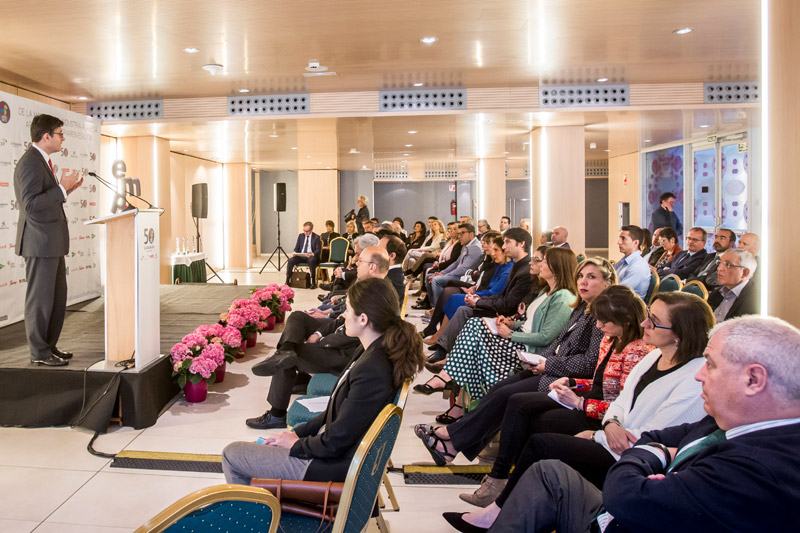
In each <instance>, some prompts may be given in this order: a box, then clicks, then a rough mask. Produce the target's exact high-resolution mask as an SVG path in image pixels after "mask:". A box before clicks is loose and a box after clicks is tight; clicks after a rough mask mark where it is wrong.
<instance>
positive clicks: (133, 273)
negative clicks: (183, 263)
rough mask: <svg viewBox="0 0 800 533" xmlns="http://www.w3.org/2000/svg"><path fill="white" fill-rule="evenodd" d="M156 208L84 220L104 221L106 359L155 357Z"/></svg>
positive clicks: (141, 362) (140, 363)
mask: <svg viewBox="0 0 800 533" xmlns="http://www.w3.org/2000/svg"><path fill="white" fill-rule="evenodd" d="M161 212H162V211H161V210H160V209H131V210H129V211H124V212H122V213H116V214H113V215H108V216H105V217H102V218H96V219H93V220H89V221H87V222H85V224H87V225H91V224H102V225H103V226H105V230H106V236H105V263H104V265H103V267H104V269H105V273H106V286H105V352H106V366H108V363H115V362H117V361H124V360H126V359H130V358H131V357H135V361H136V369H137V370H138V369H141V368H144V367H146V366H147V365H148V364H149V363H151V362H152V361H154V360H156V359H158V357H159V356H160V351H161V329H160V328H161V319H160V308H159V292H158V291H159V287H158V285H159V232H158V216H159V214H160V213H161Z"/></svg>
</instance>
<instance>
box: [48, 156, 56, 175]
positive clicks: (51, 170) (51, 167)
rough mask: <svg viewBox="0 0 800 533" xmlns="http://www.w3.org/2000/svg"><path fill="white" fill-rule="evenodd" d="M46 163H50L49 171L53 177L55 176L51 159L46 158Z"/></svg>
mask: <svg viewBox="0 0 800 533" xmlns="http://www.w3.org/2000/svg"><path fill="white" fill-rule="evenodd" d="M47 163H48V164H49V165H50V172H52V173H53V177H54V178H55V176H56V171H55V170H53V160H52V159H48V160H47Z"/></svg>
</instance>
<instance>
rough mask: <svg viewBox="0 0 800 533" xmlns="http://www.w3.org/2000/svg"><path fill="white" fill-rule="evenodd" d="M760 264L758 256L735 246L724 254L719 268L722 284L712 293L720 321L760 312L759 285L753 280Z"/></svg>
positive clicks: (710, 295)
mask: <svg viewBox="0 0 800 533" xmlns="http://www.w3.org/2000/svg"><path fill="white" fill-rule="evenodd" d="M757 267H758V264H757V263H756V258H755V257H753V254H751V253H750V252H748V251H747V250H743V249H741V248H732V249H730V250H728V251H726V252H725V253H723V254H722V257H721V258H720V262H719V268H718V270H717V275H718V280H719V283H720V287H719V288H718V289H717V290H715V291H714V292H712V293H711V294H709V295H708V305H710V306H711V307H712V308H713V309H714V316H715V317H716V319H717V322H722V321H723V320H727V319H729V318H733V317H737V316H742V315H755V314H758V312H759V310H760V308H761V306H760V303H759V294H758V287H757V286H756V285H755V284H754V283H753V282H752V281H751V280H752V279H753V275H754V274H755V273H756V269H757Z"/></svg>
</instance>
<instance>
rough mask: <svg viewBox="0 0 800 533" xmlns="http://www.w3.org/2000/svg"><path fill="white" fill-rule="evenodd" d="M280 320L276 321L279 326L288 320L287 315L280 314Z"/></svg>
mask: <svg viewBox="0 0 800 533" xmlns="http://www.w3.org/2000/svg"><path fill="white" fill-rule="evenodd" d="M277 316H278V318H277V320H275V322H276V323H278V324H283V321H284V320H286V313H278V315H277Z"/></svg>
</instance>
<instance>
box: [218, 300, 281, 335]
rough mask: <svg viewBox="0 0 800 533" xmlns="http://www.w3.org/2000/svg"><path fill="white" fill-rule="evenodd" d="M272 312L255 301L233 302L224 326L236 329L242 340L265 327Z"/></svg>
mask: <svg viewBox="0 0 800 533" xmlns="http://www.w3.org/2000/svg"><path fill="white" fill-rule="evenodd" d="M271 314H272V312H271V311H270V310H269V309H268V308H266V307H261V305H260V304H259V303H258V302H256V301H255V300H251V299H240V300H234V301H233V303H232V304H231V307H230V309H229V311H228V316H227V320H226V325H227V326H231V327H234V328H236V329H238V330H239V331H240V332H241V334H242V337H243V338H247V337H248V336H250V335H252V334H253V333H255V332H256V331H258V330H264V329H266V327H267V318H269V316H270V315H271Z"/></svg>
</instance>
